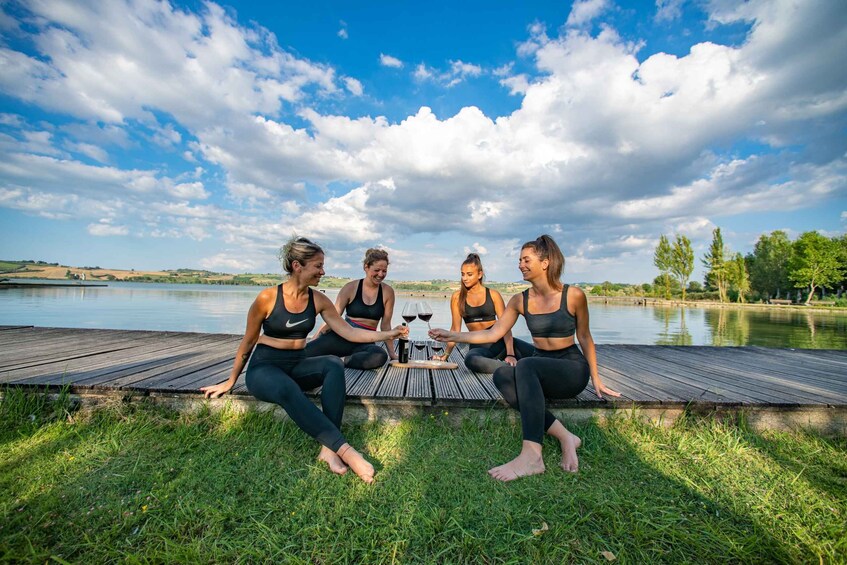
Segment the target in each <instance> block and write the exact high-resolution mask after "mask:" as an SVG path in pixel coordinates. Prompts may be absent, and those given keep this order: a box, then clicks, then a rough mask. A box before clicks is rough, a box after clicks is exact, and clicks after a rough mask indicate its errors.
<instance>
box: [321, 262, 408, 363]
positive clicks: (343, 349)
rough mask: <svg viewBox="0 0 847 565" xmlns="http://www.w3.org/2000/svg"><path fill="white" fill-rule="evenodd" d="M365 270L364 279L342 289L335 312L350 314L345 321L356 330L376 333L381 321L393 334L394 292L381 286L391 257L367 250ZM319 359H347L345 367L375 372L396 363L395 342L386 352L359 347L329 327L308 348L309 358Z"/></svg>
mask: <svg viewBox="0 0 847 565" xmlns="http://www.w3.org/2000/svg"><path fill="white" fill-rule="evenodd" d="M363 267H364V270H365V277H364V278H362V279H359V280H358V281H350V282H349V283H347V284H345V285H344V287H342V289H341V290H340V291H339V292H338V297H337V298H336V299H335V308H336V310H338V313H339V314H343V313H344V311H345V310H346V311H347V317H346V318H345V320H346V321H347V323H348V324H350V325H351V326H353V327H354V328H360V329H364V330H368V331H376V328H377V324H380V320H381V321H382V322H381V325H380V327H381V328H382V329H383V330H390V329H391V316H392V314H393V313H394V289H393V288H391V287H390V286H388V285H387V284H385V283H384V282H382V281H383V280H384V279H385V277H386V275H388V253H386V252H385V251H384V250H382V249H368V250H367V252H366V253H365V260H364V262H363ZM386 350H388V352H387V353H386ZM318 355H338V356H339V357H342V358H344V366H345V367H350V368H353V369H376V368H378V367H382V366H383V365H385V362H386V361H388V358H389V357H391V358H392V359H397V354H396V353H395V352H394V341H393V340H388V341H386V342H385V349H383V348H381V347H380V346H378V345H374V344H372V343H356V342H353V341H350V340H348V339H345V338H344V337H343V336H341V335H339V334H338V333H337V332H334V331H333V330H332V329H331V328H330V327H329V326H328V325H327V324H324V325H323V326H321V328H320V329H319V330H318V332H317V334H316V335H315V337H314V338H312V340H311V341H310V342H309V343H308V345H306V357H315V356H318Z"/></svg>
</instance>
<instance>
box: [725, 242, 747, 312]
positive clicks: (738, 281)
mask: <svg viewBox="0 0 847 565" xmlns="http://www.w3.org/2000/svg"><path fill="white" fill-rule="evenodd" d="M727 279H728V282H729V284H731V285H732V287H733V288H734V289H735V290H736V291H737V292H738V302H746V301H745V300H744V294H745V293H746V292H748V291H749V290H750V276H749V275H748V274H747V262H746V261H745V260H744V257H742V256H741V253H736V254H735V257H733V258H732V260H731V261H729V263H728V264H727Z"/></svg>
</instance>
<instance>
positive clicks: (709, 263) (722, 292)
mask: <svg viewBox="0 0 847 565" xmlns="http://www.w3.org/2000/svg"><path fill="white" fill-rule="evenodd" d="M727 255H728V251H727V249H726V248H725V247H724V245H723V236H722V235H721V229H720V228H715V229H714V230H712V244H711V245H710V246H709V251H708V252H706V255H704V256H703V266H704V267H706V268H707V269H708V271H706V281H705V282H706V284H707V285H709V286H711V287H712V288H716V289H718V296H719V297H720V300H721V302H726V301H727V296H726V287H727V261H726V256H727Z"/></svg>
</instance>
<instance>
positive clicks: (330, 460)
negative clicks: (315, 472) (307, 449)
mask: <svg viewBox="0 0 847 565" xmlns="http://www.w3.org/2000/svg"><path fill="white" fill-rule="evenodd" d="M318 461H324V462H325V463H326V464H327V465H329V470H330V471H332V472H333V473H335V474H336V475H343V474H344V473H346V472H347V469H349V467H347V465H345V464H344V461H342V460H341V457H339V456H338V455H337V454H336V453H335V452H334V451H333V450H331V449H330V448H328V447H326V446H321V452H320V453H319V454H318Z"/></svg>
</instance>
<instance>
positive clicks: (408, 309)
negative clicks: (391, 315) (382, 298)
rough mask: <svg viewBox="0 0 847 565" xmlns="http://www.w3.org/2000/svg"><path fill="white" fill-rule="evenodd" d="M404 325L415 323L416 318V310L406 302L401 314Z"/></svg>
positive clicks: (410, 303) (411, 304) (413, 305)
mask: <svg viewBox="0 0 847 565" xmlns="http://www.w3.org/2000/svg"><path fill="white" fill-rule="evenodd" d="M401 316H402V317H403V319H404V320H406V323H408V324H411V323H412V322H414V321H415V318H416V317H417V316H418V309H417V307H416V306H415V304H414V303H412V302H407V303H406V305H405V306H403V313H402V314H401Z"/></svg>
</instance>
